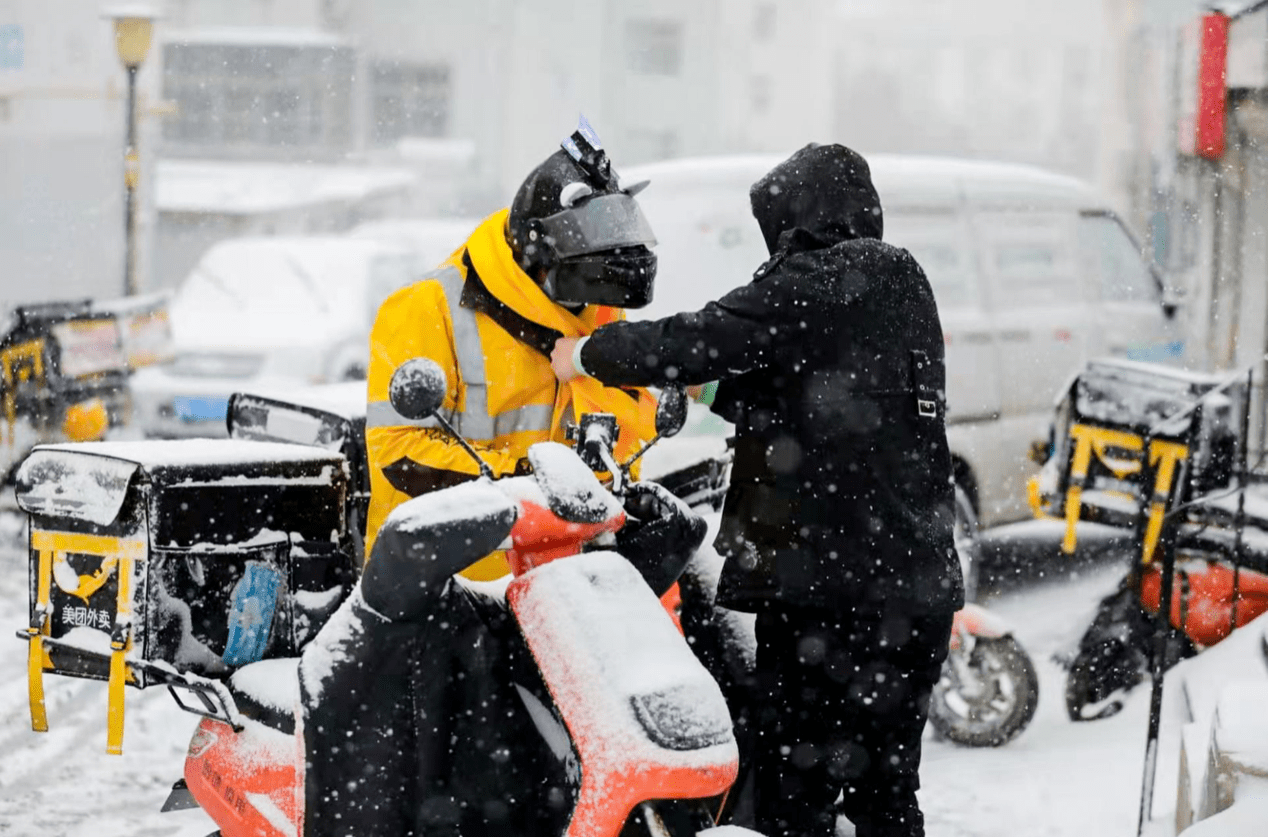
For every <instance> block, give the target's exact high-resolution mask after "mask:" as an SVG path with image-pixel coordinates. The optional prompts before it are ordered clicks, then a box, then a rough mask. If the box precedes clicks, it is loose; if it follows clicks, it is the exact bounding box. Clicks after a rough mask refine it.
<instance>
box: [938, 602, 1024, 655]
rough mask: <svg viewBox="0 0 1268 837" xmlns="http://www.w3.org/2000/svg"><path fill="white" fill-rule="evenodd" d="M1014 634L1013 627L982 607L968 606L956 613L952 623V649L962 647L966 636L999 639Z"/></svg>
mask: <svg viewBox="0 0 1268 837" xmlns="http://www.w3.org/2000/svg"><path fill="white" fill-rule="evenodd" d="M1012 632H1013V629H1012V626H1010V625H1009V624H1008V623H1007V622H1006V621H1004V620H1003V619H1002V618H1000V617H999V616H997V615H995V614H994V613H991V612H990V611H989V610H987V609H986V608H984V607H982V606H981V605H975V604H972V603H970V604H966V605H965V606H964V607H962V608H960V609H959V610H957V611H956V612H955V617H954V619H953V620H952V622H951V648H953V649H955V648H959V647H960V637H961V636H963V635H964V634H970V635H972V636H978V637H986V638H987V639H998V638H1000V637H1002V636H1008V635H1009V634H1011V633H1012Z"/></svg>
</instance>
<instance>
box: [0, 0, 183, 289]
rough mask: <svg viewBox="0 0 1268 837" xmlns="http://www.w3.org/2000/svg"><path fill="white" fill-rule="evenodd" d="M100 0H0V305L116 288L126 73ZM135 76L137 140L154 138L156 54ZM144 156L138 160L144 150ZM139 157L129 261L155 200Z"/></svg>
mask: <svg viewBox="0 0 1268 837" xmlns="http://www.w3.org/2000/svg"><path fill="white" fill-rule="evenodd" d="M101 8H102V6H101V3H100V2H99V0H58V2H56V3H47V2H43V0H0V313H3V310H4V309H6V308H8V307H10V306H11V305H14V304H18V303H23V302H36V301H42V300H50V299H65V298H72V297H87V296H117V295H121V294H122V293H123V291H124V181H123V155H124V134H125V98H126V92H125V91H126V84H127V76H126V73H125V71H124V69H123V67H122V65H121V64H120V63H119V58H118V54H117V52H116V49H115V41H114V34H113V30H112V25H111V22H110V21H109V20H108V19H106V18H104V17H102V15H101ZM156 53H157V50H155V49H151V50H150V54H149V56H148V57H147V59H146V61H145V64H144V65H143V66H142V68H141V70H140V74H139V77H138V85H139V93H138V100H139V102H138V104H139V109H140V111H141V113H142V120H141V132H140V145H141V148H142V150H143V152H144V153H148V152H152V151H153V148H154V145H153V140H154V132H153V124H154V123H153V112H154V109H155V107H156V106H157V105H158V95H157V93H158V88H159V84H158V82H159V80H160V79H161V77H162V63H161V56H159V55H157V54H156ZM144 153H143V157H142V159H143V161H144V160H147V159H149V158H147V157H145V156H144ZM147 169H148V166H143V171H142V177H141V184H142V189H141V191H140V193H139V197H140V199H141V200H140V214H139V224H138V240H139V244H140V247H139V259H138V261H139V265H138V267H139V270H140V271H141V272H142V273H144V271H145V270H146V269H147V266H148V261H149V260H148V258H147V256H148V253H149V251H150V247H149V242H150V241H151V240H152V232H153V224H152V218H153V209H152V205H151V204H150V202H149V200H148V195H149V193H148V192H147V190H146V186H147V184H148V183H149V182H150V180H151V178H150V176H149V171H148V170H147Z"/></svg>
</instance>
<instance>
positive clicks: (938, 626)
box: [741, 606, 952, 837]
mask: <svg viewBox="0 0 1268 837" xmlns="http://www.w3.org/2000/svg"><path fill="white" fill-rule="evenodd" d="M951 616H952V614H951V613H939V614H933V615H930V614H922V615H916V616H910V615H902V614H896V613H857V612H856V613H826V612H822V611H806V610H802V609H798V608H790V607H788V606H779V607H775V608H770V609H764V610H763V611H762V612H760V613H759V614H758V617H757V669H756V672H755V673H754V677H753V678H752V680H750V682H749V689H746V690H745V691H746V692H747V693H748V694H747V696H746V700H745V701H744V702H745V703H746V704H747V706H746V707H745V711H744V715H745V716H746V717H745V718H744V722H745V726H746V727H747V729H746V730H745V734H744V735H743V736H742V737H741V738H742V740H741V747H742V748H743V749H744V750H746V751H747V752H745V753H742V754H741V759H742V760H743V761H748V762H749V764H748V767H749V769H750V770H751V771H752V780H753V786H752V787H753V816H754V819H755V821H756V827H757V829H758V830H759V831H761V832H762V833H763V834H766V835H769V836H770V837H832V835H834V834H835V823H836V818H837V815H838V813H842V814H845V815H846V816H847V817H848V818H849V819H850V821H851V822H852V823H853V824H854V826H855V829H856V833H857V835H858V837H923V835H924V818H923V816H922V815H921V813H920V807H919V804H918V803H917V801H916V790H917V789H918V788H919V787H920V780H919V776H918V771H919V767H920V737H921V733H922V732H923V730H924V726H925V721H926V719H927V717H928V714H929V697H930V694H931V692H932V690H933V687H934V685H935V684H936V683H937V680H938V676H939V671H940V669H941V666H942V662H943V660H944V659H946V656H947V643H948V642H949V640H950V636H951ZM838 799H839V800H840V801H839V802H838Z"/></svg>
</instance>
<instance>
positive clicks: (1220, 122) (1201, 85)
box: [1179, 12, 1229, 160]
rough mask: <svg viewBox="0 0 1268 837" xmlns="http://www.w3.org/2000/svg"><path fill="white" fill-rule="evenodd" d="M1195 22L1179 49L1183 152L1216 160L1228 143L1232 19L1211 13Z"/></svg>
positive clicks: (1187, 30) (1180, 115) (1181, 150)
mask: <svg viewBox="0 0 1268 837" xmlns="http://www.w3.org/2000/svg"><path fill="white" fill-rule="evenodd" d="M1194 24H1195V25H1193V26H1190V27H1189V28H1188V29H1186V31H1185V33H1184V38H1183V40H1182V42H1181V48H1180V62H1181V67H1180V108H1179V122H1180V124H1179V129H1180V136H1179V145H1180V153H1182V154H1190V155H1192V156H1195V157H1203V158H1205V159H1207V160H1216V159H1219V158H1220V157H1221V156H1223V154H1224V145H1225V128H1224V122H1225V106H1226V102H1227V98H1228V97H1227V92H1228V91H1227V82H1226V75H1227V71H1228V24H1229V18H1228V16H1227V15H1224V14H1221V13H1219V12H1212V13H1210V14H1205V15H1203V16H1202V17H1201V18H1199V19H1198V20H1196V21H1194Z"/></svg>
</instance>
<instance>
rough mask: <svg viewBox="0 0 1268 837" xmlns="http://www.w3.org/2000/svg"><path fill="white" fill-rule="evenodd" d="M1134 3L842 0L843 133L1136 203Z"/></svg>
mask: <svg viewBox="0 0 1268 837" xmlns="http://www.w3.org/2000/svg"><path fill="white" fill-rule="evenodd" d="M1133 5H1134V3H1133V2H1118V1H1117V0H1066V2H1062V3H1030V2H1017V0H843V1H842V2H841V3H840V4H839V12H840V15H841V24H840V30H839V40H838V45H839V50H838V52H837V65H836V72H837V87H836V99H835V102H834V122H833V128H834V133H835V135H836V136H838V137H840V138H841V140H842V141H843V142H846V143H847V144H854V145H856V146H857V147H859V148H862V149H866V150H872V151H891V152H899V153H919V154H939V155H952V156H965V157H975V158H981V159H995V160H1007V161H1011V162H1022V163H1030V164H1034V165H1039V166H1043V167H1045V168H1049V169H1053V170H1056V171H1060V172H1062V173H1065V174H1070V175H1074V176H1076V177H1079V178H1081V179H1083V180H1087V181H1090V182H1093V183H1095V184H1097V185H1099V186H1101V187H1102V188H1103V189H1106V190H1107V191H1109V192H1111V193H1112V194H1114V195H1115V196H1116V197H1118V198H1119V199H1120V201H1125V200H1126V192H1127V190H1126V184H1125V183H1124V182H1123V179H1122V175H1121V172H1122V170H1123V166H1124V163H1129V162H1130V155H1129V151H1130V145H1131V128H1130V120H1131V116H1130V112H1129V110H1128V107H1127V104H1128V99H1129V97H1128V96H1127V95H1126V88H1125V86H1124V80H1125V77H1126V76H1125V73H1126V72H1127V71H1128V69H1129V68H1127V67H1126V66H1124V65H1123V63H1122V60H1121V59H1122V57H1123V52H1122V48H1123V42H1122V36H1123V34H1124V32H1125V31H1128V30H1129V29H1130V26H1129V25H1127V24H1125V22H1124V18H1125V16H1128V15H1130V13H1131V7H1132V6H1133Z"/></svg>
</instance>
